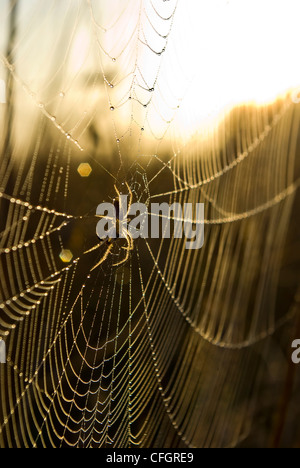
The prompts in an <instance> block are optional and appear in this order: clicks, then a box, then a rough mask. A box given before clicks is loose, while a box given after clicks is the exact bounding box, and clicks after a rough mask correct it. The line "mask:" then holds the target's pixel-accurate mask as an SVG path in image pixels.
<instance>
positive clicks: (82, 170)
mask: <svg viewBox="0 0 300 468" xmlns="http://www.w3.org/2000/svg"><path fill="white" fill-rule="evenodd" d="M77 171H78V173H79V175H80V176H81V177H89V176H90V174H91V172H92V168H91V166H90V165H89V163H81V164H79V166H78V169H77Z"/></svg>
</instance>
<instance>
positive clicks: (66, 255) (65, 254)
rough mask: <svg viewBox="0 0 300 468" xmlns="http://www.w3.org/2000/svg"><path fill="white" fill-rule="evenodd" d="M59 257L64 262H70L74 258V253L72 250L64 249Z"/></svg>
mask: <svg viewBox="0 0 300 468" xmlns="http://www.w3.org/2000/svg"><path fill="white" fill-rule="evenodd" d="M59 258H60V259H61V261H62V262H64V263H70V261H71V260H72V258H73V254H72V252H71V250H68V249H63V250H62V251H61V252H60V254H59Z"/></svg>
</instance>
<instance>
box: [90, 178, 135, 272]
mask: <svg viewBox="0 0 300 468" xmlns="http://www.w3.org/2000/svg"><path fill="white" fill-rule="evenodd" d="M123 185H124V184H123ZM125 185H126V187H127V190H128V193H129V203H128V207H127V211H126V214H125V216H124V217H122V220H121V222H120V201H119V200H120V195H121V193H120V192H119V190H118V189H117V187H116V185H114V189H115V191H116V194H117V198H115V199H114V200H113V205H114V207H115V211H116V217H115V220H116V239H119V238H120V233H122V238H124V239H126V241H127V245H126V247H122V249H123V250H126V255H125V257H124V258H123V259H122V260H120V261H119V262H117V263H114V264H113V266H114V267H116V266H120V265H122V264H123V263H125V262H127V260H128V258H129V255H130V252H131V251H132V250H133V248H134V245H133V239H132V237H131V235H130V234H129V232H128V230H127V229H126V228H125V227H124V224H125V223H126V225H127V222H128V221H129V220H128V218H127V216H128V213H129V210H130V207H131V205H132V199H133V195H132V191H131V189H130V187H129V185H128V183H127V182H125ZM96 217H97V218H104V217H105V218H107V217H106V216H103V215H96ZM107 219H111V218H107ZM116 239H113V238H110V237H109V238H108V239H107V240H102V241H101V242H99V244H97V245H95V246H94V247H92V248H91V249H90V250H87V251H86V252H85V253H90V252H93V251H94V250H97V249H98V248H100V247H101V246H102V245H103V243H106V244H107V249H106V251H105V253H104V255H103V256H102V257H101V259H100V261H99V262H98V263H97V264H96V265H95V266H94V267H93V268H92V269H91V271H93V270H95V269H96V268H98V267H99V266H100V265H101V264H102V263H103V262H105V260H106V259H107V258H108V256H109V254H110V253H111V251H112V249H113V246H114V241H115V240H116Z"/></svg>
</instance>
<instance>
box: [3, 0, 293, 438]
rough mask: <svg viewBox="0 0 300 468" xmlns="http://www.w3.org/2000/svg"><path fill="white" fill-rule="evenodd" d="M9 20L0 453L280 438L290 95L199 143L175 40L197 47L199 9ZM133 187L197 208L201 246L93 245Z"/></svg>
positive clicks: (287, 303) (289, 296) (94, 5)
mask: <svg viewBox="0 0 300 468" xmlns="http://www.w3.org/2000/svg"><path fill="white" fill-rule="evenodd" d="M4 3H5V5H4ZM185 3H187V2H185ZM192 3H193V2H191V4H192ZM226 3H228V2H216V8H220V9H221V10H220V11H221V15H222V14H223V13H222V12H223V11H224V8H226ZM1 10H2V11H1V17H2V18H3V19H2V20H1V23H2V24H3V28H1V30H2V32H1V37H0V45H1V55H0V59H1V63H2V68H3V70H1V73H2V72H3V79H5V82H6V85H7V86H6V104H0V105H1V109H0V111H1V113H0V125H1V129H2V135H3V137H2V139H1V143H0V146H1V161H0V181H1V182H0V205H1V220H0V257H1V262H0V276H1V283H0V294H1V304H0V308H1V310H0V336H1V337H2V339H3V340H4V341H5V344H6V350H7V363H6V364H1V365H0V386H1V387H0V388H1V405H0V444H1V446H2V447H66V446H72V447H212V446H213V447H228V446H239V445H241V444H243V443H244V441H246V442H245V443H246V444H247V443H251V442H252V441H253V440H258V441H259V442H256V443H257V444H264V443H265V444H267V443H268V444H269V443H275V442H276V441H277V439H278V437H279V436H281V435H282V432H283V429H282V417H283V415H284V418H285V421H286V423H287V424H288V423H289V424H290V426H289V427H293V421H295V420H296V417H297V414H298V413H299V410H296V409H295V408H296V407H297V406H296V404H295V402H294V400H291V401H292V403H291V406H290V413H289V412H288V411H287V410H286V408H285V406H284V404H282V396H284V395H285V397H286V394H285V393H284V388H285V377H286V375H290V374H288V373H289V372H290V359H289V355H288V353H289V348H290V344H291V341H292V339H293V338H294V334H295V327H297V323H298V322H297V314H298V301H299V291H298V285H299V253H298V252H299V246H298V238H299V232H298V231H299V226H298V224H299V223H298V222H297V216H298V214H299V213H298V203H297V201H298V200H297V193H298V192H297V190H298V188H299V185H300V173H299V162H298V161H297V158H296V155H297V152H298V151H299V147H298V145H299V142H298V128H299V110H298V107H297V105H295V104H294V103H293V102H292V99H291V96H290V93H286V94H285V95H284V96H282V97H281V98H280V99H277V100H276V101H275V102H273V103H271V104H269V105H261V106H257V105H240V106H237V107H234V108H230V109H228V108H226V109H225V110H224V111H223V112H222V113H221V114H218V118H215V115H214V116H213V117H212V120H213V122H214V125H213V126H211V125H209V126H208V127H206V126H205V125H204V126H199V128H198V129H197V131H195V132H194V133H193V135H187V134H186V133H185V132H184V131H183V130H182V126H183V122H184V120H185V118H188V117H186V114H184V112H185V111H184V110H183V111H182V113H181V106H183V107H184V103H185V100H184V99H185V95H186V93H187V92H188V90H189V87H190V81H191V80H190V76H189V74H188V73H187V71H186V68H185V66H182V63H183V62H184V57H181V56H179V57H178V53H177V51H178V48H177V45H178V42H176V40H175V37H177V38H178V37H180V40H182V41H183V42H184V43H185V44H186V45H187V46H189V47H192V44H191V42H190V40H191V35H193V34H194V32H195V31H194V30H193V28H191V29H190V30H189V31H186V29H185V28H183V27H182V26H181V24H184V25H186V22H185V21H184V20H183V19H182V18H183V17H185V16H186V17H187V18H190V17H189V15H191V16H192V13H193V5H191V6H190V8H188V7H187V5H186V4H183V2H180V1H177V0H164V1H158V0H140V1H133V0H126V1H124V0H122V1H119V0H115V1H114V2H111V1H110V2H108V1H97V2H96V1H93V0H87V1H73V2H71V1H64V2H61V1H58V0H52V1H50V2H47V5H45V4H43V5H41V2H38V1H36V0H28V1H26V2H22V1H17V0H11V1H7V2H3V6H1ZM190 19H191V18H190ZM4 25H5V26H4ZM193 47H194V48H195V47H197V45H195V44H193ZM175 76H176V79H175V78H174V77H175ZM189 118H191V119H193V116H192V117H189ZM210 123H211V119H210ZM82 164H84V165H85V166H84V168H85V170H88V174H86V175H88V177H83V176H82V175H83V172H82V171H83V166H82ZM124 182H126V183H128V186H129V187H130V190H131V192H132V195H133V202H137V201H138V202H143V203H145V204H147V206H149V207H150V203H152V202H159V203H161V202H168V203H170V204H171V203H173V202H179V203H181V204H184V203H204V204H205V243H204V246H203V248H202V249H200V250H186V249H185V239H176V238H171V239H165V238H161V239H138V240H136V241H134V249H133V251H132V252H130V254H129V258H128V260H127V261H124V262H123V260H124V258H125V256H126V252H125V250H124V248H123V247H125V249H126V247H128V246H126V241H124V240H121V239H117V240H116V241H114V245H113V248H112V250H111V252H109V254H107V253H106V252H107V245H106V244H105V243H103V244H100V245H99V247H98V248H97V249H93V247H95V246H97V244H98V242H99V241H98V238H97V236H96V223H97V219H96V218H95V213H96V208H97V206H98V204H99V203H101V202H102V201H106V202H107V201H112V200H113V198H114V197H115V196H116V193H115V189H114V186H115V185H116V186H117V187H122V185H121V184H122V183H124ZM295 220H296V221H295ZM194 222H196V220H194ZM103 258H104V261H103V262H102V263H101V264H99V266H98V267H96V268H94V267H95V266H96V265H97V264H98V263H99V262H100V260H101V259H103ZM125 260H126V258H125ZM115 263H120V265H119V266H118V267H114V266H113V265H114V264H115ZM296 383H297V385H299V382H298V380H297V379H296ZM295 385H296V384H295ZM283 401H284V402H285V400H283ZM284 408H285V410H284ZM291 413H293V415H292V416H293V417H292V416H291ZM293 418H294V419H293ZM270 425H271V431H270V430H264V428H266V427H267V428H269V427H270ZM254 434H256V436H257V439H255V437H254ZM270 434H271V435H270ZM288 435H289V433H287V435H286V434H284V436H285V437H287V439H284V440H288V443H294V442H293V440H292V441H291V439H289V438H288ZM253 438H254V439H253ZM270 439H272V440H270ZM249 441H250V442H249Z"/></svg>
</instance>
